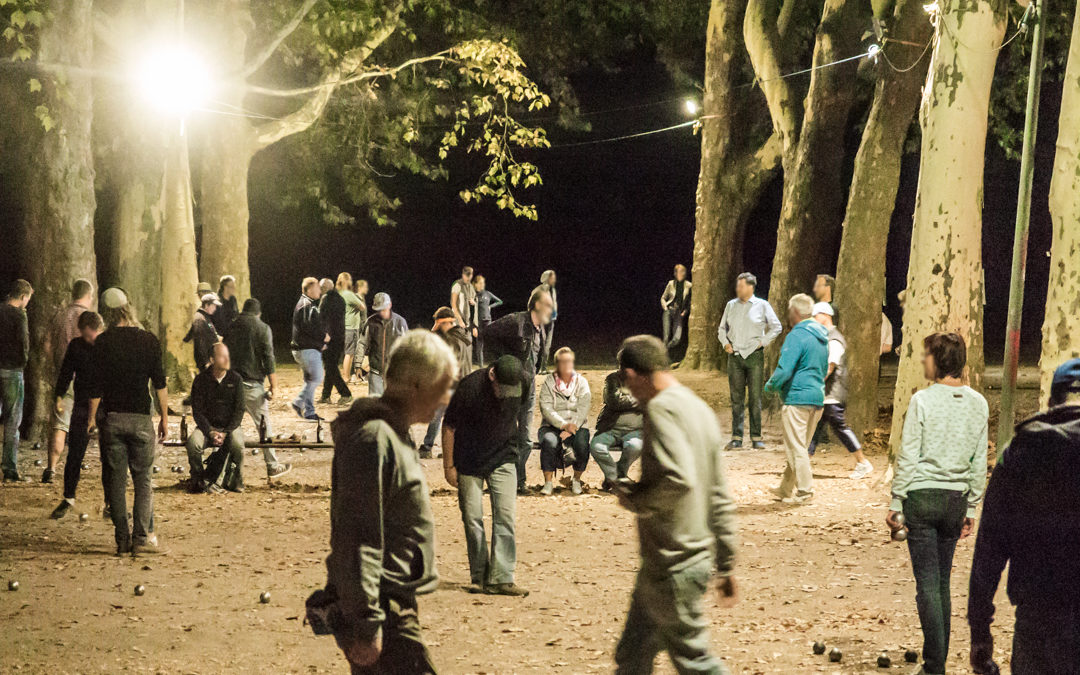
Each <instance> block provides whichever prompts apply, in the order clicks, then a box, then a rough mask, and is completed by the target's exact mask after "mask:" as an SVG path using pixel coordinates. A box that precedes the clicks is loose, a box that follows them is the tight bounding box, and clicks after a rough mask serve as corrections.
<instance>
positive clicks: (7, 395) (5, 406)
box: [0, 369, 26, 476]
mask: <svg viewBox="0 0 1080 675" xmlns="http://www.w3.org/2000/svg"><path fill="white" fill-rule="evenodd" d="M25 395H26V390H25V387H24V386H23V371H21V370H2V369H0V425H3V426H4V454H3V461H2V462H0V467H2V468H3V472H4V475H5V476H15V475H17V474H18V473H19V425H21V424H22V414H23V398H24V396H25Z"/></svg>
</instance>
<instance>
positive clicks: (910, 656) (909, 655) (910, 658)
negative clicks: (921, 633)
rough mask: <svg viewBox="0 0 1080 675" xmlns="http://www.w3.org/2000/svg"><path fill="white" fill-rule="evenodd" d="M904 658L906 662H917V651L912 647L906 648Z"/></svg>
mask: <svg viewBox="0 0 1080 675" xmlns="http://www.w3.org/2000/svg"><path fill="white" fill-rule="evenodd" d="M904 660H905V661H907V662H908V663H918V662H919V652H917V651H915V650H914V649H909V650H907V651H906V652H904Z"/></svg>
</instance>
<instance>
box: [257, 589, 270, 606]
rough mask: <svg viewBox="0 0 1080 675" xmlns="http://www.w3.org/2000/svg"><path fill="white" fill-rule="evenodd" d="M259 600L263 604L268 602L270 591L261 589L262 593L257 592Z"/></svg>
mask: <svg viewBox="0 0 1080 675" xmlns="http://www.w3.org/2000/svg"><path fill="white" fill-rule="evenodd" d="M259 602H261V603H262V604H264V605H265V604H267V603H268V602H270V591H263V592H262V593H260V594H259Z"/></svg>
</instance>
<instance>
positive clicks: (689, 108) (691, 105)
mask: <svg viewBox="0 0 1080 675" xmlns="http://www.w3.org/2000/svg"><path fill="white" fill-rule="evenodd" d="M683 108H684V109H685V110H686V114H687V115H691V116H693V115H697V114H698V111H700V110H701V106H699V105H698V102H697V101H695V100H694V99H692V98H688V99H686V102H685V103H683Z"/></svg>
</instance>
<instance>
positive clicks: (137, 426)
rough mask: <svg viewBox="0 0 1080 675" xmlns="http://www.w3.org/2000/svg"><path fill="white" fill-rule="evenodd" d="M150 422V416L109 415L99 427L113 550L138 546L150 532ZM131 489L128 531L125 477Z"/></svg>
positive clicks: (152, 433) (151, 461)
mask: <svg viewBox="0 0 1080 675" xmlns="http://www.w3.org/2000/svg"><path fill="white" fill-rule="evenodd" d="M154 445H155V436H154V420H153V418H152V417H151V416H150V415H137V414H132V413H109V414H108V415H107V416H106V418H105V422H104V424H102V426H101V447H102V448H103V452H104V455H105V463H106V464H107V465H108V467H109V485H108V491H107V492H106V500H107V501H108V504H109V512H110V513H111V514H112V522H113V528H114V529H115V531H116V532H115V535H116V544H117V546H125V545H127V544H129V543H133V544H141V543H143V542H145V541H146V539H147V538H148V537H149V536H150V533H152V532H153V531H154V520H153V519H154V491H153V485H152V483H151V474H150V468H151V467H152V466H153V464H154V449H155V448H154ZM129 470H130V471H131V482H132V485H133V486H134V487H135V503H134V504H133V505H132V509H131V510H132V514H133V517H134V523H133V524H132V525H131V530H130V531H129V530H128V516H127V474H128V471H129Z"/></svg>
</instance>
